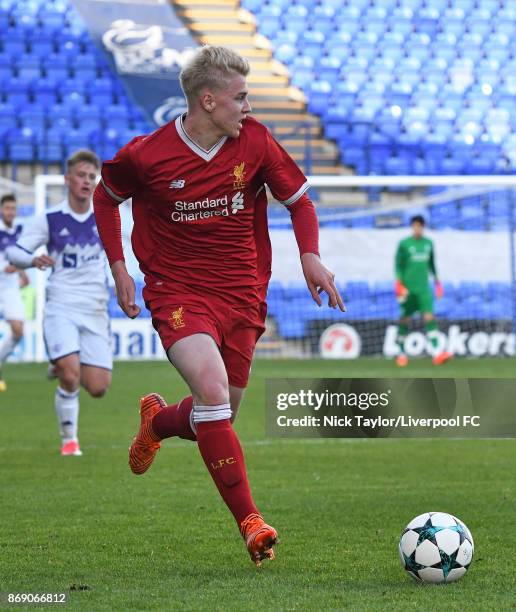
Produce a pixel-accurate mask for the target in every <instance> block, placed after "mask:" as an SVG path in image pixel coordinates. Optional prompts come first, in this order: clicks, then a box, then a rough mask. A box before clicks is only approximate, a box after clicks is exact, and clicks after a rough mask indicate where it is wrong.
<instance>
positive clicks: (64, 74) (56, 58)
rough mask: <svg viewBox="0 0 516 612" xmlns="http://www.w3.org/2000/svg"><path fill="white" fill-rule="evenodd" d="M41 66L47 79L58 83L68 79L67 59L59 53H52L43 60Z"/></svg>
mask: <svg viewBox="0 0 516 612" xmlns="http://www.w3.org/2000/svg"><path fill="white" fill-rule="evenodd" d="M43 66H44V70H45V74H46V76H47V78H49V79H52V80H54V81H56V82H60V81H63V80H65V79H68V78H70V74H71V73H70V68H69V67H68V59H67V58H66V57H64V56H63V55H60V54H59V53H53V54H50V55H48V56H47V57H45V58H43Z"/></svg>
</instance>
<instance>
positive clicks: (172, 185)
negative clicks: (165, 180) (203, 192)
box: [168, 179, 185, 189]
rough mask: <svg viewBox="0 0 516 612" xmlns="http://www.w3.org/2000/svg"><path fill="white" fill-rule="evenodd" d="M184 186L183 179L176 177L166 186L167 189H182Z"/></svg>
mask: <svg viewBox="0 0 516 612" xmlns="http://www.w3.org/2000/svg"><path fill="white" fill-rule="evenodd" d="M184 186H185V181H184V179H177V180H174V181H170V185H169V186H168V188H169V189H183V187H184Z"/></svg>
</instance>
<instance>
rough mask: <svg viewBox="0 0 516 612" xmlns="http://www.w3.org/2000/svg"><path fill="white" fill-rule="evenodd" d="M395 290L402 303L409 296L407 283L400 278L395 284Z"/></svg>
mask: <svg viewBox="0 0 516 612" xmlns="http://www.w3.org/2000/svg"><path fill="white" fill-rule="evenodd" d="M394 291H395V293H396V297H397V298H398V302H399V303H400V304H401V303H402V302H404V301H405V300H406V299H407V297H408V289H407V288H406V287H405V285H404V284H403V283H402V282H401V281H400V280H399V279H398V280H397V281H396V283H395V285H394Z"/></svg>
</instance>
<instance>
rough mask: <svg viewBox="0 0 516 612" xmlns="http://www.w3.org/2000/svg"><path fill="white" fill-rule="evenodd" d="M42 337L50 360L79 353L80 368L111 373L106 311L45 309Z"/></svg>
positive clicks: (111, 360) (111, 353) (109, 338)
mask: <svg viewBox="0 0 516 612" xmlns="http://www.w3.org/2000/svg"><path fill="white" fill-rule="evenodd" d="M43 334H44V337H45V344H46V347H47V353H48V356H49V359H50V361H52V362H55V361H57V360H58V359H60V358H61V357H66V355H71V354H72V353H79V359H80V362H81V364H82V365H90V366H95V367H97V368H104V369H106V370H111V369H112V368H113V349H112V345H111V328H110V325H109V317H108V315H107V312H102V311H101V312H95V313H91V314H89V313H84V312H78V311H73V310H60V309H56V308H54V307H50V308H49V307H48V305H47V307H46V309H45V317H44V319H43Z"/></svg>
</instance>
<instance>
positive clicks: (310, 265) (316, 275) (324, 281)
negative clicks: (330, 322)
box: [301, 253, 346, 312]
mask: <svg viewBox="0 0 516 612" xmlns="http://www.w3.org/2000/svg"><path fill="white" fill-rule="evenodd" d="M301 266H302V267H303V274H304V275H305V280H306V284H307V286H308V289H309V291H310V293H311V294H312V297H313V298H314V302H315V303H316V304H317V305H318V306H321V305H322V300H321V296H320V295H319V294H320V293H321V291H325V292H326V293H327V294H328V306H329V307H330V308H337V307H339V308H340V310H342V312H346V307H345V306H344V301H343V299H342V297H341V295H340V293H339V290H338V289H337V287H336V286H335V274H333V272H330V270H328V268H326V267H325V266H324V265H323V263H322V261H321V259H320V258H319V256H318V255H315V254H314V253H304V254H303V255H301Z"/></svg>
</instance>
